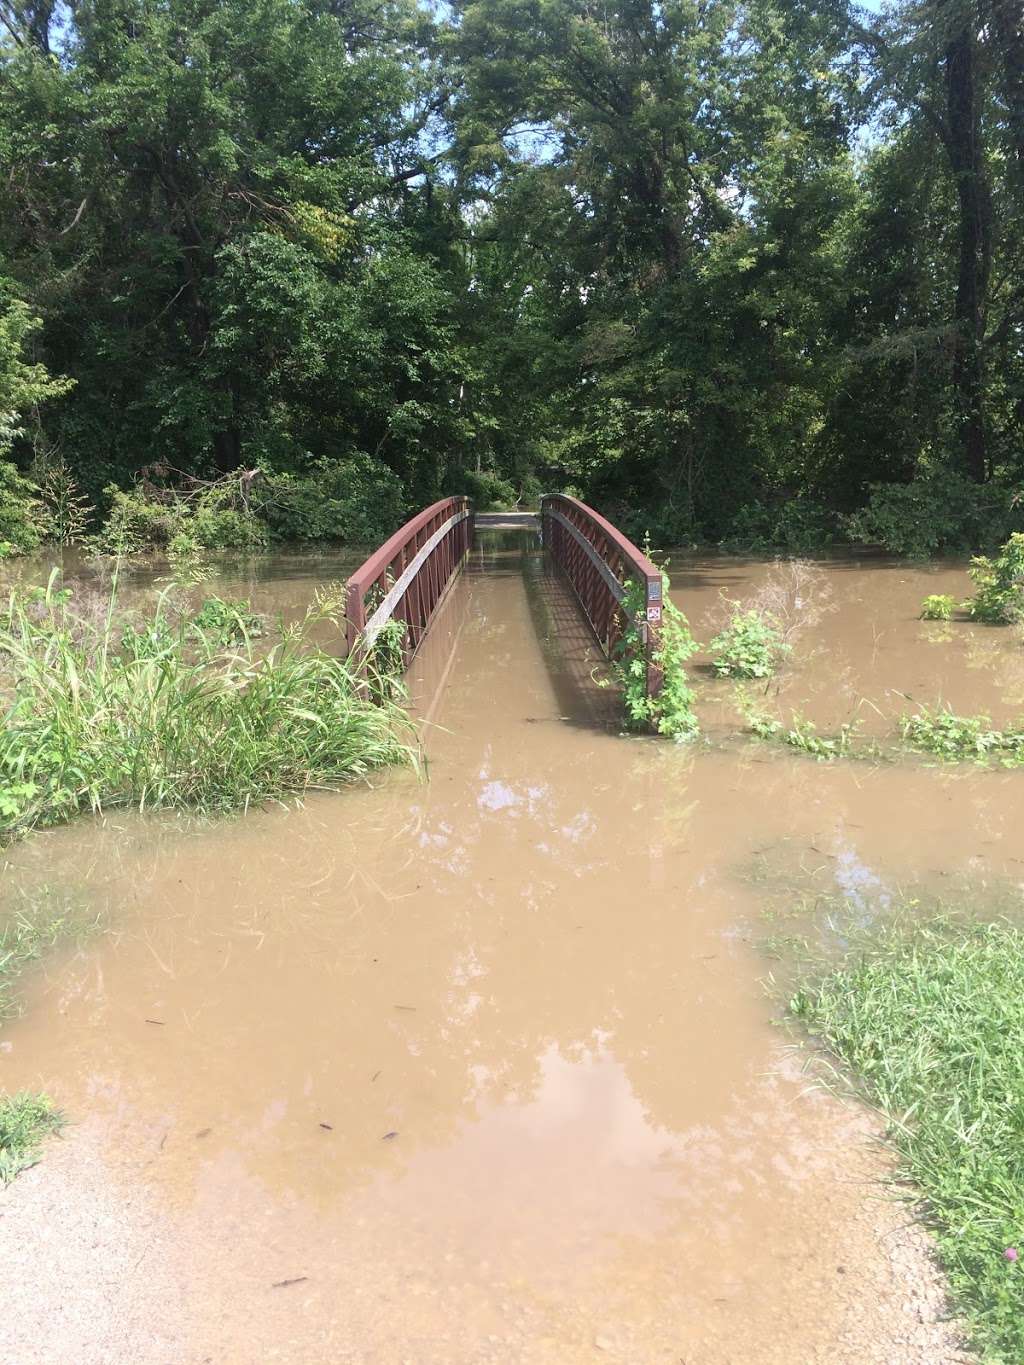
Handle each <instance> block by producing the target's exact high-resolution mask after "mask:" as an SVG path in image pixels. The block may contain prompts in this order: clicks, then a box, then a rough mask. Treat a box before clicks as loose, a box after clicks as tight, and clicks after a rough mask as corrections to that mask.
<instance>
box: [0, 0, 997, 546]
mask: <svg viewBox="0 0 1024 1365" xmlns="http://www.w3.org/2000/svg"><path fill="white" fill-rule="evenodd" d="M1022 328H1024V6H1022V4H1021V0H914V2H913V3H909V2H900V3H893V4H889V5H887V6H886V7H885V8H883V9H882V10H881V12H876V11H874V10H868V9H863V8H858V7H856V6H854V5H852V4H849V3H847V0H618V2H617V3H615V4H612V3H607V4H605V3H593V0H455V3H453V4H451V5H449V4H447V3H446V4H442V5H438V6H436V7H430V6H427V5H425V4H418V3H416V0H67V2H66V3H61V2H57V0H0V461H2V463H0V544H4V545H6V547H7V549H8V550H11V549H15V548H26V547H27V546H28V545H30V544H31V543H33V541H34V540H35V539H36V538H38V536H39V535H40V534H42V533H44V532H45V531H46V529H47V526H48V525H49V526H50V529H51V530H52V528H53V526H54V525H56V527H57V532H56V533H57V535H58V538H60V537H67V536H69V535H71V534H72V533H73V532H75V531H76V530H77V531H81V530H83V529H87V528H88V527H89V525H90V524H91V525H93V526H95V524H96V522H97V521H98V520H99V519H100V518H102V517H103V516H104V515H107V514H108V513H109V509H110V508H111V506H112V505H115V506H116V505H117V498H118V494H117V491H116V490H117V489H121V490H128V489H132V488H133V487H134V488H136V490H139V489H143V490H149V492H150V493H154V494H155V495H156V496H157V497H158V498H159V496H160V490H166V489H170V488H176V489H179V490H181V489H196V488H213V487H218V488H230V489H232V490H233V492H232V497H234V498H235V499H236V501H237V499H239V498H240V499H241V504H240V505H241V508H242V511H243V512H244V513H245V516H236V517H235V521H234V522H233V523H232V522H230V521H224V520H223V519H221V521H219V522H218V521H217V519H216V518H213V519H212V520H211V529H210V530H209V533H208V536H207V538H208V540H210V541H212V542H214V543H216V541H217V538H218V536H219V537H220V539H221V541H222V542H223V543H230V542H231V540H232V537H233V536H235V538H236V539H237V538H238V537H240V536H242V534H243V533H242V532H239V531H238V524H239V523H241V522H242V521H244V520H245V518H246V517H247V516H248V515H249V514H250V513H252V512H253V510H254V509H255V510H256V511H257V512H258V515H259V520H260V525H261V526H262V527H263V528H264V530H265V531H266V533H267V534H269V535H273V536H277V537H280V538H283V539H291V538H296V537H306V538H336V539H349V540H358V539H361V538H373V536H375V535H376V534H378V533H379V532H380V531H382V530H384V529H387V527H388V525H389V524H393V523H395V522H397V520H399V519H400V518H401V516H402V514H403V513H404V512H405V511H407V510H410V509H414V508H415V507H417V506H420V505H423V504H424V503H426V502H429V501H431V500H433V499H434V498H435V497H437V496H440V495H442V494H444V493H448V492H456V491H468V492H470V493H471V494H473V495H474V496H475V497H476V498H477V499H478V501H479V502H480V503H482V504H487V503H488V502H496V503H503V502H504V503H511V502H514V501H516V500H517V499H518V500H520V501H523V502H529V500H531V499H532V498H534V497H535V496H536V495H537V493H538V492H539V491H540V490H542V489H568V490H570V491H576V492H578V493H579V494H580V495H581V496H583V497H585V498H586V499H587V500H588V501H590V502H592V503H594V504H595V505H597V506H599V507H601V508H602V509H603V510H605V511H606V512H607V513H608V514H609V515H611V516H612V517H614V518H615V519H617V520H619V521H620V522H621V523H622V524H623V525H624V526H626V527H627V528H629V529H631V530H632V531H634V532H635V533H636V534H638V535H639V534H640V533H642V532H643V531H645V530H649V531H650V532H651V534H652V535H653V536H654V537H656V539H657V540H658V542H659V543H683V542H713V543H721V544H724V545H727V546H730V545H732V546H769V545H778V546H781V547H784V548H789V549H794V550H806V549H812V548H815V547H816V546H818V545H822V544H827V543H828V542H829V541H831V540H834V539H836V538H848V539H853V540H860V541H867V542H881V543H883V544H886V545H889V546H890V547H891V548H893V549H897V550H902V551H909V552H915V551H921V552H929V551H935V550H943V549H967V548H971V547H972V546H975V545H979V544H982V543H983V542H985V541H986V540H999V539H1004V538H1005V536H1006V534H1007V533H1008V532H1009V531H1010V530H1013V529H1016V527H1017V525H1018V509H1017V494H1016V493H1015V489H1018V488H1020V486H1021V483H1022V476H1024V449H1022V442H1021V435H1022V431H1024V332H1022ZM131 496H132V497H133V498H135V497H139V498H141V497H143V496H144V494H143V493H141V492H138V491H136V493H133V494H132V495H131ZM121 497H122V505H123V502H124V498H123V494H122V495H121ZM228 510H232V509H228ZM233 510H234V511H236V512H237V511H238V507H237V506H235V507H234V509H233ZM1021 521H1022V523H1024V510H1022V513H1021ZM232 526H234V530H232ZM246 534H247V533H246Z"/></svg>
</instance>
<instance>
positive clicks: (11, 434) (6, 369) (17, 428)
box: [0, 54, 72, 496]
mask: <svg viewBox="0 0 1024 1365" xmlns="http://www.w3.org/2000/svg"><path fill="white" fill-rule="evenodd" d="M2 65H3V59H2V54H0V69H2ZM0 259H2V257H0ZM41 326H42V323H41V322H40V320H39V318H36V317H33V316H32V314H31V312H30V311H29V308H28V305H27V304H25V303H24V302H23V301H22V300H21V299H17V298H12V297H11V291H10V286H9V282H8V281H6V280H4V279H0V461H2V460H3V459H4V458H5V457H6V456H7V455H8V454H9V452H10V450H11V447H12V446H13V445H14V443H15V440H16V438H17V437H19V436H21V435H23V434H24V432H23V429H22V426H21V422H22V419H23V418H24V417H25V415H26V413H28V412H29V411H31V410H32V409H33V408H35V407H36V406H37V405H38V404H39V403H43V402H45V401H46V400H47V399H49V398H56V397H59V396H60V395H61V394H64V393H67V392H68V391H69V390H70V389H71V387H72V385H71V383H70V381H68V380H64V379H52V378H51V377H50V375H49V373H48V372H47V370H46V367H45V366H44V365H41V364H40V363H38V362H33V361H30V360H28V359H26V356H25V350H26V348H27V346H28V344H29V340H30V338H31V337H32V335H33V333H35V332H37V331H38V330H39V329H40V327H41ZM0 496H2V495H0Z"/></svg>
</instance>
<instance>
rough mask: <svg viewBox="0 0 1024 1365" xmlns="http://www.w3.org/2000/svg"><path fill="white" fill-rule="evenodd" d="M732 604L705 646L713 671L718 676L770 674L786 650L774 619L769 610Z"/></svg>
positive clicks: (764, 676) (763, 675)
mask: <svg viewBox="0 0 1024 1365" xmlns="http://www.w3.org/2000/svg"><path fill="white" fill-rule="evenodd" d="M732 606H733V608H734V610H733V615H732V620H731V621H730V622H729V625H728V627H727V628H726V629H725V630H723V631H721V632H720V633H719V634H718V635H716V636H715V638H714V639H713V640H712V641H711V643H710V645H709V646H708V650H709V652H710V654H711V655H712V662H713V663H714V667H715V672H716V673H717V674H718V676H719V677H720V678H770V677H771V675H772V674H773V673H774V672H775V669H776V668H777V667H778V665H779V662H780V661H781V659H782V658H783V656H784V655H786V654H788V653H789V650H790V646H789V645H787V644H786V643H785V641H784V640H783V638H782V633H781V631H780V629H779V625H778V622H777V621H776V620H775V619H774V618H773V617H772V616H771V614H770V613H769V612H765V611H758V610H757V609H756V608H751V609H750V610H748V611H743V610H742V609H741V607H740V604H739V603H738V602H734V603H733V604H732Z"/></svg>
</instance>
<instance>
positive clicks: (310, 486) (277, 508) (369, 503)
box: [262, 455, 406, 545]
mask: <svg viewBox="0 0 1024 1365" xmlns="http://www.w3.org/2000/svg"><path fill="white" fill-rule="evenodd" d="M405 511H406V505H405V495H404V492H403V488H402V484H401V481H400V480H399V478H398V477H397V475H395V474H394V473H392V471H391V470H390V469H388V468H387V467H386V466H384V465H381V464H378V463H376V462H375V461H374V460H371V459H370V457H369V456H368V455H352V456H349V457H348V458H346V459H343V460H328V459H322V460H318V461H317V462H316V463H315V464H314V466H313V469H312V471H311V473H309V474H307V475H295V474H276V475H271V476H270V477H269V478H268V480H267V489H266V492H265V494H264V502H263V506H262V516H263V517H264V519H265V520H266V523H267V526H268V527H269V529H270V532H271V534H272V535H273V536H274V537H275V538H276V539H278V540H328V541H339V542H342V543H344V544H349V545H375V544H377V543H378V542H380V541H382V540H384V539H385V538H386V537H387V536H389V535H390V534H391V532H392V531H395V530H397V528H398V527H399V526H400V525H401V524H402V521H403V520H404V517H405Z"/></svg>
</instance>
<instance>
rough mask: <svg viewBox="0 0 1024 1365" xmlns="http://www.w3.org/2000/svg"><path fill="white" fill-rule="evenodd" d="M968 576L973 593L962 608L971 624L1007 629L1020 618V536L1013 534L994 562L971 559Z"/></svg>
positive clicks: (1023, 574)
mask: <svg viewBox="0 0 1024 1365" xmlns="http://www.w3.org/2000/svg"><path fill="white" fill-rule="evenodd" d="M968 572H969V574H970V576H971V580H972V582H973V583H974V585H975V587H976V588H977V591H976V592H975V594H974V596H973V597H971V598H969V599H968V600H967V602H965V603H964V605H965V607H966V608H967V610H968V611H969V612H970V614H971V616H972V617H973V618H974V620H976V621H986V622H988V623H989V624H990V625H1008V624H1010V623H1011V622H1013V621H1019V620H1020V619H1021V617H1022V616H1024V533H1022V532H1020V531H1016V532H1014V534H1013V535H1012V536H1011V537H1010V538H1009V540H1008V541H1007V542H1006V544H1005V545H1004V546H1003V547H1002V549H1001V550H1000V551H999V554H998V555H997V556H996V558H995V559H994V560H992V559H988V558H987V557H985V556H984V555H980V556H978V557H977V558H975V559H972V560H971V567H970V569H969V570H968Z"/></svg>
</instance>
